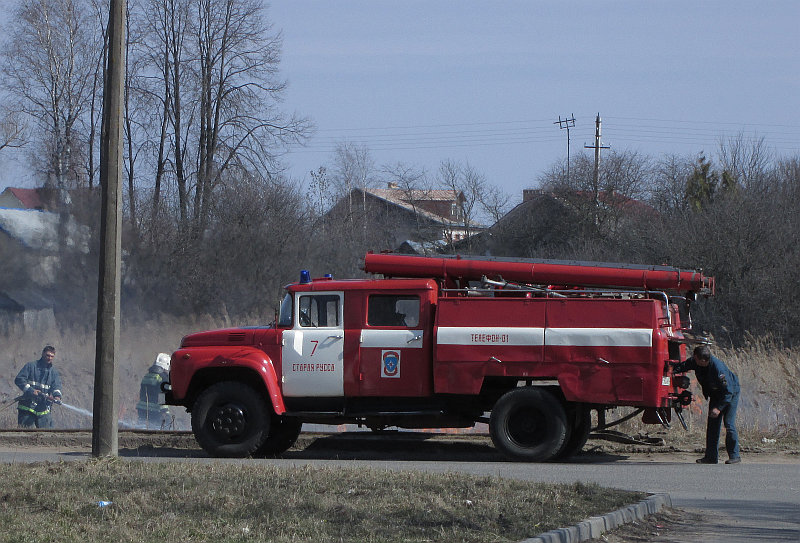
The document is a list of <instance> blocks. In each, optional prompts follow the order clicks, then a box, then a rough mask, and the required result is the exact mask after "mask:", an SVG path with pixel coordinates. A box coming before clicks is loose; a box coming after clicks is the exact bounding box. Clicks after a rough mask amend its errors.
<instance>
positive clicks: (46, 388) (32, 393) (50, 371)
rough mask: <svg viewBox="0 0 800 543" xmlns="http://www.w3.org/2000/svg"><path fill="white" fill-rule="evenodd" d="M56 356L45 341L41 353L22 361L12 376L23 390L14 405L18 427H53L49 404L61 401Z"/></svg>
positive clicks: (52, 348) (54, 351)
mask: <svg viewBox="0 0 800 543" xmlns="http://www.w3.org/2000/svg"><path fill="white" fill-rule="evenodd" d="M55 357H56V349H55V347H53V346H52V345H48V346H47V347H45V348H44V349H42V357H41V358H40V359H39V360H36V361H34V362H28V363H27V364H25V365H24V366H23V367H22V369H21V370H20V371H19V373H18V374H17V377H16V378H15V379H14V384H15V385H17V386H18V387H19V389H20V390H21V391H22V396H20V398H19V400H18V401H19V404H18V405H17V424H18V425H19V427H20V428H33V427H34V426H35V427H36V428H52V427H53V419H52V417H51V416H50V406H51V405H53V404H54V403H61V376H60V375H59V374H58V370H57V369H55V368H54V367H53V359H54V358H55Z"/></svg>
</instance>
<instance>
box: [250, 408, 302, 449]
mask: <svg viewBox="0 0 800 543" xmlns="http://www.w3.org/2000/svg"><path fill="white" fill-rule="evenodd" d="M302 427H303V423H302V422H300V421H299V420H298V419H296V418H294V417H283V416H280V415H273V416H272V423H271V424H270V428H269V437H267V440H266V441H265V442H264V443H262V445H261V447H259V448H258V450H257V451H256V452H255V453H254V456H274V455H276V454H281V453H282V452H284V451H286V450H287V449H289V448H290V447H291V446H292V445H294V443H295V441H297V437H298V436H299V435H300V429H301V428H302Z"/></svg>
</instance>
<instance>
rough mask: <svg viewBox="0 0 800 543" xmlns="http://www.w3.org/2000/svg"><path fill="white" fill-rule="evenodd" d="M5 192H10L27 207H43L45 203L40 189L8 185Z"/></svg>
mask: <svg viewBox="0 0 800 543" xmlns="http://www.w3.org/2000/svg"><path fill="white" fill-rule="evenodd" d="M4 192H10V193H11V194H13V195H14V196H15V197H16V198H17V200H19V201H20V203H21V204H22V205H23V207H24V208H25V209H43V208H44V203H43V202H42V198H41V196H40V194H39V190H38V189H22V188H18V187H8V188H7V189H6V190H5V191H4Z"/></svg>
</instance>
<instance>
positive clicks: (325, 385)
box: [281, 292, 344, 397]
mask: <svg viewBox="0 0 800 543" xmlns="http://www.w3.org/2000/svg"><path fill="white" fill-rule="evenodd" d="M294 296H295V300H294V307H295V311H294V316H293V319H294V321H293V326H292V329H291V330H286V331H285V332H284V333H283V345H282V347H281V349H282V356H281V362H282V363H281V367H282V372H283V394H284V396H290V397H292V396H294V397H335V396H343V395H344V385H343V375H344V363H343V360H344V356H343V346H344V327H343V324H342V321H343V305H344V303H343V302H344V293H343V292H295V293H294Z"/></svg>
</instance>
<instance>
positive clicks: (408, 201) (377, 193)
mask: <svg viewBox="0 0 800 543" xmlns="http://www.w3.org/2000/svg"><path fill="white" fill-rule="evenodd" d="M361 190H363V191H364V192H366V193H367V194H369V195H371V196H373V197H375V198H378V199H379V200H383V201H385V202H388V203H390V204H394V205H396V206H398V207H400V208H403V209H405V210H407V211H409V212H410V213H416V214H418V215H420V216H422V217H425V218H426V219H428V220H430V221H432V222H435V223H439V224H442V225H445V226H449V227H451V228H459V227H463V226H464V225H463V223H462V222H461V221H451V220H449V219H447V218H445V217H442V216H441V215H438V214H436V213H433V212H431V211H428V210H427V209H424V208H422V207H420V206H419V205H414V202H431V201H444V202H454V203H455V202H457V201H458V198H459V197H460V196H461V195H460V194H459V193H456V191H453V190H417V189H414V190H410V191H406V190H403V189H371V188H366V189H360V188H358V189H353V191H361ZM470 226H471V227H472V228H484V227H485V226H484V225H482V224H478V223H475V222H473V223H471V225H470Z"/></svg>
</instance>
